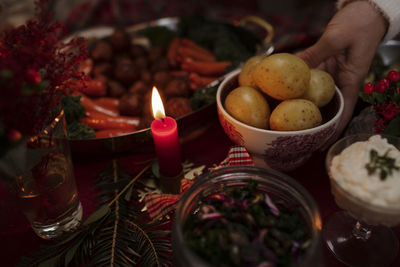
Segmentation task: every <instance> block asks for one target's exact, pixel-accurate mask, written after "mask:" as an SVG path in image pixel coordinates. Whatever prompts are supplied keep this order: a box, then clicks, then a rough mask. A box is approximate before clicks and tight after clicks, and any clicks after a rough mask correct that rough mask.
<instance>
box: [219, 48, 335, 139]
mask: <svg viewBox="0 0 400 267" xmlns="http://www.w3.org/2000/svg"><path fill="white" fill-rule="evenodd" d="M238 82H239V87H238V88H235V89H234V90H232V91H231V92H230V93H229V94H228V96H227V97H226V99H225V103H224V104H225V109H226V110H227V112H228V113H229V114H230V115H231V116H233V117H234V118H235V119H237V120H239V121H241V122H243V123H245V124H247V125H250V126H253V127H257V128H261V129H270V130H277V131H297V130H304V129H309V128H313V127H316V126H318V125H320V124H321V123H322V115H321V112H320V108H321V107H323V106H325V105H326V104H328V103H329V102H330V100H331V99H332V98H333V96H334V94H335V82H334V80H333V78H332V77H331V76H330V75H329V74H328V73H327V72H324V71H322V70H318V69H310V68H309V67H308V65H307V64H306V63H305V62H304V61H303V60H302V59H301V58H299V57H297V56H295V55H293V54H289V53H277V54H273V55H270V56H267V57H265V56H254V57H252V58H250V59H248V60H247V61H246V63H245V64H244V66H243V68H242V70H241V72H240V73H239V77H238Z"/></svg>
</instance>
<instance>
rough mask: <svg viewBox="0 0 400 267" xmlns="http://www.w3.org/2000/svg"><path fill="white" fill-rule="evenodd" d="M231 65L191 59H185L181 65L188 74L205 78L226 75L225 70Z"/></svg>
mask: <svg viewBox="0 0 400 267" xmlns="http://www.w3.org/2000/svg"><path fill="white" fill-rule="evenodd" d="M231 64H232V63H231V62H229V61H218V62H204V61H194V60H192V59H191V58H186V59H185V60H184V62H183V63H182V65H181V68H182V69H183V70H186V71H189V72H196V73H198V74H201V75H206V76H220V75H223V74H225V73H226V70H225V68H226V67H227V66H230V65H231Z"/></svg>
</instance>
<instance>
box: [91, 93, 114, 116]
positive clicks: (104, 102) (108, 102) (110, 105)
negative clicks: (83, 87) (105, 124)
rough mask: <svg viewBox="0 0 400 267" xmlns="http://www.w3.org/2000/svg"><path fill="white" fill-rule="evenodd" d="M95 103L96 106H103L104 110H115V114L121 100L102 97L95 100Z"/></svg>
mask: <svg viewBox="0 0 400 267" xmlns="http://www.w3.org/2000/svg"><path fill="white" fill-rule="evenodd" d="M93 102H94V103H95V104H96V105H99V106H102V107H104V108H107V109H110V110H114V111H115V112H118V104H119V99H118V98H116V97H107V96H104V97H100V98H97V99H93Z"/></svg>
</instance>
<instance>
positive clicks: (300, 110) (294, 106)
mask: <svg viewBox="0 0 400 267" xmlns="http://www.w3.org/2000/svg"><path fill="white" fill-rule="evenodd" d="M321 122H322V116H321V112H320V111H319V109H318V107H317V106H316V105H315V104H314V103H313V102H311V101H309V100H306V99H289V100H284V101H282V102H281V103H280V104H279V105H278V106H277V107H276V108H275V109H274V110H273V111H272V113H271V116H270V119H269V124H270V128H271V130H277V131H298V130H304V129H309V128H313V127H316V126H318V125H320V124H321Z"/></svg>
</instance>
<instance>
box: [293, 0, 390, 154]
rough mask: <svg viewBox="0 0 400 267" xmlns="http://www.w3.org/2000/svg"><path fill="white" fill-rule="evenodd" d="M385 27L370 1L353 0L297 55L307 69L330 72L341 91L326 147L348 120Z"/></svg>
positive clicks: (381, 17) (340, 131)
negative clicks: (340, 105)
mask: <svg viewBox="0 0 400 267" xmlns="http://www.w3.org/2000/svg"><path fill="white" fill-rule="evenodd" d="M386 29H387V23H386V20H385V18H384V17H383V15H382V14H381V13H380V12H379V11H378V10H377V9H376V8H375V7H374V6H372V4H370V3H369V2H368V1H353V2H350V3H349V4H347V5H346V6H345V7H343V8H342V9H341V10H339V11H338V12H337V13H336V14H335V15H334V16H333V18H332V19H331V21H330V22H329V23H328V25H327V27H326V30H325V32H324V33H323V35H322V36H321V38H320V39H319V40H318V41H317V42H316V43H315V44H314V45H312V46H311V47H309V48H307V49H306V50H304V51H302V52H299V53H298V54H297V55H298V56H299V57H301V58H302V59H304V60H305V61H306V62H307V64H308V65H309V66H310V68H319V69H322V70H325V71H327V72H328V73H330V74H331V75H332V77H333V78H334V80H335V82H336V84H337V86H338V87H339V88H340V89H341V92H342V93H343V98H344V110H343V115H342V119H341V121H340V123H339V126H338V129H337V130H336V132H335V133H334V135H333V136H332V138H331V139H330V140H329V141H328V143H327V144H326V145H325V148H327V146H329V145H330V144H332V143H333V142H334V141H335V140H336V139H338V137H339V136H340V135H341V133H342V132H343V130H344V129H345V127H346V125H347V124H348V122H349V121H350V119H351V117H352V114H353V111H354V108H355V105H356V103H357V99H358V92H359V90H360V87H361V86H362V84H363V81H364V79H365V77H366V75H367V74H368V70H369V67H370V65H371V62H372V59H373V57H374V55H375V52H376V50H377V48H378V46H379V44H380V42H381V40H382V38H383V36H384V35H385V32H386Z"/></svg>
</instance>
